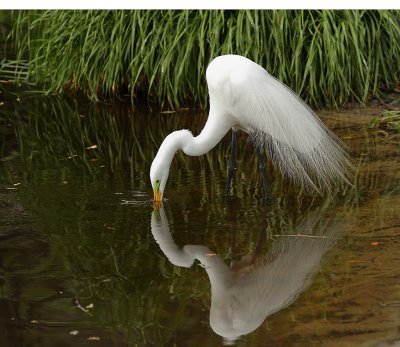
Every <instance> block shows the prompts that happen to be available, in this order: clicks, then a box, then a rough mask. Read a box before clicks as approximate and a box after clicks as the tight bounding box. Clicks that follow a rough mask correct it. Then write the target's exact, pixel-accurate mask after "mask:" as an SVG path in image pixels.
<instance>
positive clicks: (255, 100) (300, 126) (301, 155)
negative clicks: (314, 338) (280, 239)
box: [230, 64, 354, 190]
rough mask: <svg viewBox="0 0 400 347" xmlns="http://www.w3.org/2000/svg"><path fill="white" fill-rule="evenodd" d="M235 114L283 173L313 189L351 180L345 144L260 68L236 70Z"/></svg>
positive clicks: (233, 81)
mask: <svg viewBox="0 0 400 347" xmlns="http://www.w3.org/2000/svg"><path fill="white" fill-rule="evenodd" d="M230 96H231V100H232V111H231V112H232V113H233V114H234V115H235V117H237V121H238V123H239V124H245V126H246V127H247V129H246V130H247V131H249V133H250V135H251V137H252V139H253V140H254V142H255V143H256V144H257V145H258V146H259V147H260V148H263V149H265V151H266V152H267V154H268V155H269V157H270V159H271V160H272V161H273V162H275V163H276V164H277V165H278V166H279V168H280V170H281V172H282V173H283V174H284V175H286V176H289V177H290V178H292V179H294V180H295V181H297V182H300V183H302V184H304V185H305V186H306V188H308V189H311V190H312V189H315V190H323V189H324V188H328V190H329V189H330V188H332V186H333V185H334V184H336V183H339V182H341V181H347V182H348V183H349V179H350V177H351V175H352V171H353V170H354V167H353V164H352V161H351V159H350V157H349V156H348V154H347V153H346V151H345V150H344V149H343V148H344V146H343V144H342V142H341V141H340V140H339V139H338V138H337V137H336V136H335V135H334V134H333V133H332V132H331V131H330V130H329V129H328V128H327V127H326V126H325V125H324V124H323V123H322V122H321V121H320V120H319V118H318V117H317V116H316V115H315V113H314V112H313V111H312V110H311V109H310V108H309V107H308V106H307V105H306V104H305V103H304V102H303V101H302V100H301V99H300V98H299V97H298V96H297V95H296V94H294V92H292V91H291V90H290V89H289V88H288V87H287V86H286V85H284V84H283V83H281V82H280V81H278V80H277V79H275V78H274V77H272V76H271V75H270V74H268V73H267V72H266V71H265V70H264V69H263V68H262V67H260V66H259V65H257V64H254V65H252V66H251V67H250V68H249V67H247V68H246V71H241V70H237V71H231V74H230Z"/></svg>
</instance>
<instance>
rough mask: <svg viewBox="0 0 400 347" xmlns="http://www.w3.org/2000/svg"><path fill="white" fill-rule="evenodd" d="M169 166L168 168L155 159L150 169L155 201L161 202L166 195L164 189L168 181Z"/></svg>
mask: <svg viewBox="0 0 400 347" xmlns="http://www.w3.org/2000/svg"><path fill="white" fill-rule="evenodd" d="M168 174H169V165H168V166H166V165H165V164H164V163H163V161H160V160H158V158H157V157H156V158H154V160H153V163H152V164H151V168H150V180H151V186H152V187H153V193H154V201H155V202H161V201H162V198H163V194H164V188H165V185H166V183H167V180H168Z"/></svg>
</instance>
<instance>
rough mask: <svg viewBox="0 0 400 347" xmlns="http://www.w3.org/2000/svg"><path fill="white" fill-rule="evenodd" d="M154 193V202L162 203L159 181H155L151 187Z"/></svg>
mask: <svg viewBox="0 0 400 347" xmlns="http://www.w3.org/2000/svg"><path fill="white" fill-rule="evenodd" d="M153 192H154V202H161V201H162V193H161V191H160V181H157V182H156V183H155V184H154V187H153Z"/></svg>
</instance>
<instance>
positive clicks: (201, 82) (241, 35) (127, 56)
mask: <svg viewBox="0 0 400 347" xmlns="http://www.w3.org/2000/svg"><path fill="white" fill-rule="evenodd" d="M14 21H15V22H14V23H15V24H14V27H13V32H12V35H11V36H12V38H13V40H14V41H13V42H14V43H15V46H16V49H17V51H18V53H19V58H20V59H23V58H25V59H28V60H29V64H30V70H29V73H30V78H31V79H33V80H35V81H36V82H37V84H38V85H39V86H40V88H43V89H44V90H45V91H47V92H62V91H63V90H68V91H71V92H79V93H83V94H85V95H87V96H89V97H90V98H92V99H96V100H98V99H108V98H114V97H118V96H124V95H130V97H131V99H132V101H134V100H137V99H138V98H139V97H141V96H143V97H146V98H147V97H149V99H150V101H152V102H158V103H160V104H162V105H169V106H172V107H179V106H182V105H184V104H193V103H196V104H200V105H202V106H203V107H206V105H207V88H206V81H205V70H206V67H207V65H208V64H209V62H210V61H211V60H212V59H213V58H214V57H216V56H218V55H221V54H228V53H234V54H241V55H244V56H247V57H248V58H250V59H252V60H254V61H256V62H257V63H260V64H261V65H263V66H264V67H265V68H266V69H267V70H268V71H269V72H270V73H271V74H273V75H274V76H276V77H277V78H279V79H280V80H282V81H283V82H285V83H286V84H288V85H289V86H290V87H291V88H292V89H294V90H295V91H296V92H297V93H299V94H300V95H301V96H302V97H303V98H305V99H306V101H307V102H309V103H311V104H312V105H314V106H333V107H337V106H340V105H342V104H344V103H345V102H347V101H358V102H361V103H365V102H367V101H368V100H369V98H371V97H372V96H376V95H378V94H379V87H381V86H385V87H389V88H392V87H395V86H397V85H398V83H399V73H400V65H399V64H398V61H399V59H398V57H399V56H400V12H399V11H372V10H371V11H348V10H346V11H332V10H324V11H315V10H314V11H255V10H253V11H252V10H243V11H242V10H241V11H217V10H212V11H174V10H169V11H161V10H153V11H70V10H69V11H18V12H15V13H14Z"/></svg>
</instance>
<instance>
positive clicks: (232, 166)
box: [224, 129, 237, 196]
mask: <svg viewBox="0 0 400 347" xmlns="http://www.w3.org/2000/svg"><path fill="white" fill-rule="evenodd" d="M236 133H237V130H234V129H232V142H231V163H230V165H229V170H228V178H227V179H226V186H225V193H224V196H228V193H229V188H230V186H231V181H232V176H233V171H234V170H235V159H236Z"/></svg>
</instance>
